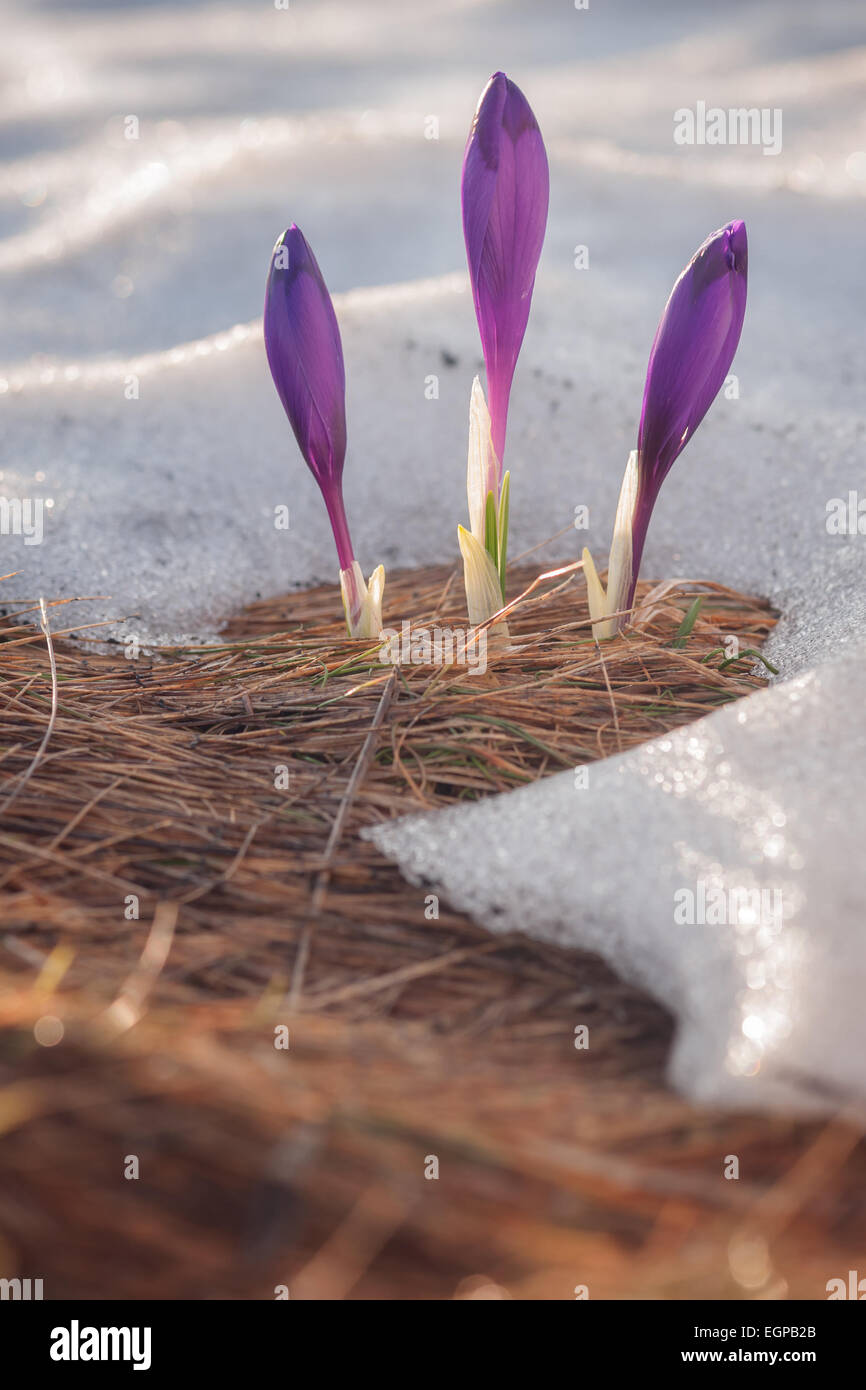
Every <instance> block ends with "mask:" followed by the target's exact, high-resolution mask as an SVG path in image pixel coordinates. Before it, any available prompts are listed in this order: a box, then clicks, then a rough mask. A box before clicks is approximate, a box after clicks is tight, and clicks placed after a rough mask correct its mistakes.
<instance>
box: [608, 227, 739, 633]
mask: <svg viewBox="0 0 866 1390" xmlns="http://www.w3.org/2000/svg"><path fill="white" fill-rule="evenodd" d="M747 264H748V248H747V243H746V226H745V223H744V222H729V223H728V225H727V226H726V227H722V228H720V230H719V231H717V232H714V233H713V235H712V236H711V237H708V238H707V240H706V241H705V242H704V244H703V246H701V247H700V248H699V249H698V250H697V251H696V252H695V254H694V256H693V257H692V259H691V261H690V262H689V264H688V265H687V266H686V268H685V270H684V271H683V273H682V275H680V277H679V279H678V280H677V282H676V284H675V285H674V287H673V290H672V291H671V295H670V298H669V299H668V302H667V304H666V305H665V310H664V313H663V314H662V317H661V322H660V323H659V326H658V330H657V332H656V336H655V340H654V342H653V345H652V350H651V352H650V358H649V366H648V368H647V376H646V386H645V388H644V397H643V409H642V411H641V418H640V427H639V429H638V440H637V450H636V452H635V453H633V454H632V455H631V456H630V458H629V463H628V466H627V468H626V472H625V477H624V479H623V485H622V491H621V493H620V501H619V506H618V507H617V514H616V522H615V525H614V538H613V543H612V546H611V558H610V565H609V572H608V585H607V593H606V594H604V590H603V589H601V585H600V582H599V581H598V580H597V577H594V578H593V576H594V574H595V571H594V567H593V566H592V560H591V557H589V553H588V551H584V567H585V569H586V571H587V575H588V581H587V582H588V593H589V596H590V615H591V617H592V618H593V633H594V634H595V636H596V637H599V636H603V637H606V636H611V635H613V632H615V631H618V630H619V629H620V627H622V626H623V624H624V622H625V618H624V617H622V616H621V617H619V618H617V619H613V620H611V619H610V615H611V614H613V613H619V612H621V610H623V609H629V608H631V605H632V602H633V600H634V592H635V587H636V585H637V580H638V573H639V571H640V562H641V557H642V555H643V548H644V542H645V540H646V533H647V529H648V527H649V521H650V517H651V516H652V510H653V507H654V506H655V503H656V498H657V497H658V494H659V490H660V488H661V485H662V483H663V482H664V480H665V478H666V477H667V475H668V473H669V472H670V469H671V466H672V465H673V463H674V461H675V460H676V458H677V457H678V456H679V454H681V453H682V451H683V449H684V448H685V447H686V444H687V443H688V441H689V440H690V439H691V437H692V435H693V434H694V432H695V430H696V429H697V427H698V425H699V424H700V423H701V421H702V420H703V418H704V416H705V415H706V413H707V411H708V410H709V408H710V406H711V405H712V403H713V401H714V400H715V398H716V396H717V395H718V393H719V390H720V389H721V387H722V385H723V384H724V381H725V378H726V376H727V375H728V371H729V369H730V366H731V363H732V362H733V360H734V353H735V352H736V350H737V344H738V343H739V341H740V332H741V330H742V327H743V318H744V316H745V312H746V272H747ZM599 593H601V594H602V595H603V596H604V605H603V608H600V606H599V605H600V602H601V600H600V597H599ZM597 619H604V620H605V621H604V622H598V621H596V620H597Z"/></svg>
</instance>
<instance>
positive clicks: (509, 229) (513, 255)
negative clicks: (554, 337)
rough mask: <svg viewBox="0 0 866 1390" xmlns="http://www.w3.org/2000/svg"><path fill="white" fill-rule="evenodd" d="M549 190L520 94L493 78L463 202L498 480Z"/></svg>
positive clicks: (468, 159)
mask: <svg viewBox="0 0 866 1390" xmlns="http://www.w3.org/2000/svg"><path fill="white" fill-rule="evenodd" d="M549 187H550V183H549V175H548V169H547V155H546V154H545V151H544V141H543V140H542V138H541V131H540V130H539V129H538V122H537V121H536V119H535V116H534V115H533V114H532V108H531V107H530V105H529V102H528V101H527V100H526V97H525V96H524V95H523V93H522V92H521V90H520V88H519V87H517V86H515V84H514V83H513V82H512V81H510V80H509V78H507V77H506V76H505V73H504V72H496V73H494V74H493V76H492V77H491V79H490V81H489V82H488V84H487V86H486V87H485V89H484V92H483V93H482V96H481V100H480V101H479V103H478V108H477V110H476V112H475V119H474V121H473V122H472V129H471V131H470V132H469V140H468V142H467V145H466V153H465V155H464V158H463V177H462V200H463V235H464V237H465V239H466V255H467V258H468V261H469V275H470V278H471V281H472V296H473V299H474V301H475V313H476V315H477V317H478V328H479V331H480V333H481V345H482V348H483V350H484V365H485V367H486V369H487V393H488V397H489V400H488V405H489V408H490V418H491V434H492V440H493V449H494V452H495V454H496V458H497V459H498V461H499V469H500V476H501V471H502V456H503V453H504V450H505V430H506V424H507V420H508V398H509V395H510V393H511V381H512V378H513V376H514V367H515V364H516V362H517V357H518V354H519V352H520V347H521V344H522V342H523V335H524V333H525V332H526V321H527V319H528V318H529V307H530V303H531V301H532V289H533V286H534V284H535V271H536V268H537V266H538V258H539V256H540V255H541V246H542V242H543V241H544V229H545V226H546V224H547V205H548V198H549Z"/></svg>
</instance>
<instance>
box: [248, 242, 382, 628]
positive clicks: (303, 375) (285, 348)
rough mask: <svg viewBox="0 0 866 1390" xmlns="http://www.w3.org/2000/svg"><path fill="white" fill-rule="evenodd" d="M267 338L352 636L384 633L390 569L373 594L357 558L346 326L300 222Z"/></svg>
mask: <svg viewBox="0 0 866 1390" xmlns="http://www.w3.org/2000/svg"><path fill="white" fill-rule="evenodd" d="M264 337H265V352H266V353H267V358H268V365H269V367H270V369H271V376H272V377H273V379H274V385H275V386H276V388H277V394H278V395H279V398H280V400H281V401H282V403H283V409H284V410H285V412H286V414H287V416H288V417H289V423H290V425H291V427H292V429H293V430H294V433H295V438H296V439H297V441H298V447H299V448H300V450H301V453H302V454H303V456H304V458H305V460H306V462H307V464H308V466H309V468H310V471H311V472H312V474H313V477H314V478H315V479H316V482H317V483H318V484H319V487H320V489H321V491H322V496H323V498H324V501H325V506H326V508H327V511H328V517H329V519H330V522H331V529H332V531H333V533H334V541H335V543H336V546H337V557H338V559H339V562H340V581H341V586H342V589H343V600H344V604H345V606H346V620H347V623H348V626H349V631H350V633H351V634H352V636H364V637H366V636H377V635H378V627H376V630H375V631H374V630H373V628H374V627H375V623H376V618H377V612H376V610H375V604H374V603H373V600H374V595H373V593H372V591H373V589H374V580H376V579H377V578H378V585H377V594H378V603H379V606H380V605H381V588H382V585H383V584H384V571H381V566H380V569H379V570H377V571H376V573H375V575H374V576H373V577H372V578H371V581H370V590H371V592H370V593H368V590H367V586H366V585H365V584H364V581H363V576H362V575H361V570H360V566H359V565H358V564H357V562H356V561H355V556H354V552H353V550H352V540H351V536H350V535H349V524H348V521H347V519H346V510H345V507H344V505H343V463H344V461H345V458H346V374H345V370H344V367H343V347H342V343H341V341H340V329H339V326H338V324H337V316H336V314H335V313H334V306H333V304H332V302H331V296H330V295H329V293H328V289H327V286H326V284H325V281H324V279H323V277H322V272H321V271H320V270H319V267H318V264H317V262H316V258H315V256H314V255H313V253H312V251H311V249H310V247H309V245H308V244H307V241H306V239H305V237H304V235H303V233H302V232H301V231H300V229H299V228H298V227H296V226H295V224H294V223H292V225H291V227H289V229H288V230H287V231H285V232H284V233H283V235H282V236H281V237H280V238H279V240H278V241H277V243H276V245H275V247H274V250H273V255H272V256H271V265H270V270H269V272H268V283H267V288H266V291H265V312H264ZM380 571H381V577H380V578H379V576H380ZM371 603H373V608H372V609H370V604H371ZM379 627H381V617H380V616H379Z"/></svg>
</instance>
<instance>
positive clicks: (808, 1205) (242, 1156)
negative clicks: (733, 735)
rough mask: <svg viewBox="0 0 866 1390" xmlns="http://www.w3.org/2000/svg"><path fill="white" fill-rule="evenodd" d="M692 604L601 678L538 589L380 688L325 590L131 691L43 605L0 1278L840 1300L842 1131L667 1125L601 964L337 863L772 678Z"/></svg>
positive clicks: (9, 669) (679, 1116)
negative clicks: (585, 1032) (480, 923)
mask: <svg viewBox="0 0 866 1390" xmlns="http://www.w3.org/2000/svg"><path fill="white" fill-rule="evenodd" d="M536 576H537V570H535V569H533V570H529V569H526V568H524V569H523V570H515V571H514V572H513V578H512V580H511V587H512V591H513V592H515V593H519V592H520V591H521V590H525V589H528V588H531V586H532V584H533V581H534V580H535V578H536ZM693 587H694V586H693ZM702 587H703V589H704V591H705V593H706V598H705V602H704V607H703V610H702V611H701V613H700V615H699V616H698V619H697V621H696V623H695V626H694V628H693V630H692V632H691V634H690V635H689V637H688V638H687V639H686V641H685V643H684V645H679V646H678V645H671V643H672V642H673V641H674V640H675V639H676V633H677V630H678V628H679V625H680V624H681V622H682V619H683V615H684V613H685V612H686V610H687V608H688V606H689V603H690V601H691V597H692V595H689V596H688V597H685V596H684V595H683V594H682V593H680V592H679V591H678V590H676V589H668V590H667V591H665V589H659V590H655V591H653V596H651V601H650V602H649V603H647V604H645V607H644V610H643V613H642V616H641V626H640V627H637V628H634V629H632V630H630V632H629V634H628V635H627V637H625V638H624V639H619V640H617V641H616V642H615V643H611V644H605V646H604V648H603V650H602V649H599V648H598V647H597V646H596V644H595V643H593V641H592V639H591V634H590V630H589V626H588V622H587V615H586V611H585V606H584V604H583V600H582V596H581V591H582V585H581V584H580V583H576V582H575V579H574V576H573V575H571V574H564V575H562V576H560V577H558V578H556V579H552V580H545V581H544V582H542V583H541V584H540V585H538V586H537V587H535V588H532V589H531V592H530V593H529V595H528V596H527V597H526V598H525V599H524V600H523V601H522V602H521V603H520V604H519V605H518V606H517V608H516V609H515V611H514V612H513V613H512V614H511V615H510V619H509V623H510V629H511V634H512V639H513V642H512V648H511V649H508V650H496V649H495V644H493V643H491V647H490V650H489V653H488V661H489V667H488V671H487V672H486V674H484V675H473V676H469V675H468V674H467V672H466V671H465V670H461V669H458V668H449V669H442V668H434V667H421V666H403V667H401V668H400V670H399V672H397V673H394V672H392V671H391V670H390V668H387V667H385V666H383V665H382V664H381V663H380V662H379V660H378V658H377V655H376V653H375V652H374V651H371V650H365V649H364V648H362V647H359V644H357V643H351V642H349V641H348V640H347V639H346V638H345V636H344V635H343V634H342V632H341V627H340V622H339V618H338V615H337V613H336V612H335V595H334V591H333V589H331V588H325V589H321V590H314V591H311V592H309V593H306V594H301V595H293V596H291V597H290V598H286V599H283V600H280V601H268V602H264V603H260V604H257V605H255V606H254V607H253V608H251V609H249V610H247V611H246V612H244V613H243V614H241V615H239V617H238V618H236V619H235V620H234V621H233V622H232V624H231V625H230V626H229V628H228V629H227V631H226V633H225V638H224V641H223V643H222V644H221V645H219V646H211V647H207V648H202V649H198V650H193V649H189V648H187V649H182V650H176V651H172V652H164V653H161V654H159V655H158V656H153V655H149V654H146V653H145V654H142V655H141V656H139V658H138V659H137V660H126V659H125V657H124V654H123V652H122V651H120V650H117V652H116V654H110V653H109V654H106V653H105V652H104V651H102V650H99V649H97V648H96V647H95V646H94V644H93V643H91V642H89V641H85V640H82V636H81V635H79V636H78V637H77V638H75V639H74V640H73V638H72V635H71V634H70V635H69V636H68V637H67V638H65V639H64V638H61V637H60V636H59V635H58V632H57V629H58V628H59V626H60V621H59V620H60V619H62V617H63V615H64V614H66V613H67V612H68V611H69V610H68V609H66V608H58V607H54V608H52V609H51V610H50V613H51V619H52V625H53V627H54V628H55V638H54V643H53V646H54V652H55V656H56V669H57V682H56V692H57V698H56V710H54V712H53V716H52V678H51V669H50V653H49V650H48V646H47V644H46V641H45V638H44V636H43V635H42V634H41V633H40V632H39V631H38V629H37V630H35V631H34V630H33V628H30V627H27V626H25V620H22V619H21V618H20V617H19V618H18V619H17V620H16V619H9V620H7V622H6V625H5V628H4V629H3V630H2V632H0V637H2V643H0V673H2V677H0V702H2V704H0V708H2V728H3V754H2V759H0V772H2V773H3V774H5V781H4V783H3V785H2V787H0V805H5V811H4V814H3V816H2V820H0V883H2V888H3V892H2V894H0V945H2V948H3V955H4V957H5V965H4V966H3V968H2V970H0V1087H2V1089H0V1135H2V1136H3V1137H2V1139H0V1166H2V1169H3V1171H4V1180H3V1182H2V1187H0V1231H2V1232H3V1233H4V1237H2V1238H0V1239H5V1242H6V1244H5V1247H4V1246H3V1245H2V1244H0V1266H2V1268H0V1274H6V1275H7V1276H11V1275H13V1274H15V1273H21V1274H22V1275H24V1276H26V1275H28V1274H29V1275H31V1276H32V1277H43V1278H44V1279H45V1280H46V1296H49V1297H51V1296H56V1297H59V1296H64V1295H68V1296H82V1297H95V1296H100V1295H109V1296H114V1297H122V1298H137V1297H147V1296H157V1297H172V1298H183V1297H265V1298H267V1297H272V1296H273V1287H274V1285H275V1284H278V1283H285V1284H288V1285H290V1287H291V1289H292V1296H293V1297H332V1298H340V1297H345V1296H349V1295H352V1296H361V1297H412V1298H429V1297H451V1296H453V1295H454V1294H455V1292H456V1293H457V1294H458V1296H461V1297H463V1296H475V1295H476V1293H477V1288H476V1284H474V1283H473V1282H472V1281H473V1280H474V1279H475V1278H476V1276H483V1279H482V1283H483V1282H484V1281H488V1282H489V1281H493V1282H494V1283H495V1284H496V1285H497V1287H499V1286H502V1287H504V1288H507V1290H508V1291H509V1293H510V1294H511V1295H513V1296H516V1297H536V1296H541V1297H570V1296H572V1290H573V1287H574V1285H575V1284H577V1283H586V1284H589V1285H590V1289H591V1292H592V1295H593V1296H594V1297H604V1296H612V1297H632V1296H650V1297H678V1296H686V1295H687V1296H698V1297H700V1296H706V1297H719V1296H725V1295H726V1294H733V1295H738V1294H741V1293H742V1291H743V1287H744V1279H750V1280H752V1281H753V1282H752V1285H750V1287H752V1286H754V1288H755V1289H756V1290H760V1291H762V1293H763V1296H767V1295H768V1294H770V1295H771V1296H772V1294H773V1292H774V1291H775V1292H776V1293H779V1292H781V1291H783V1289H785V1288H787V1289H788V1290H789V1291H790V1292H792V1293H796V1294H798V1295H799V1296H804V1297H820V1296H822V1293H823V1286H824V1283H825V1282H826V1280H827V1279H828V1278H830V1277H831V1276H833V1275H834V1274H836V1273H844V1270H847V1268H849V1267H853V1266H849V1264H848V1263H845V1261H846V1260H848V1259H849V1255H850V1258H851V1259H853V1258H854V1255H853V1253H852V1252H853V1251H854V1250H855V1249H856V1245H857V1242H858V1241H859V1242H860V1244H861V1246H862V1238H863V1234H864V1229H863V1228H864V1221H863V1217H862V1213H860V1212H859V1208H856V1203H855V1193H856V1188H857V1183H858V1181H860V1182H862V1177H863V1166H864V1165H863V1155H862V1153H861V1151H860V1150H859V1149H858V1150H856V1152H852V1150H853V1145H854V1131H853V1129H851V1128H850V1127H848V1126H847V1125H846V1124H845V1123H844V1121H842V1120H840V1121H839V1122H837V1123H836V1124H834V1125H831V1126H829V1127H816V1126H804V1125H794V1124H790V1123H786V1122H783V1121H780V1120H773V1121H768V1120H762V1119H759V1118H745V1117H742V1118H732V1117H730V1116H723V1115H717V1114H710V1113H707V1112H704V1111H698V1110H696V1109H694V1108H693V1107H689V1106H687V1105H686V1104H685V1103H684V1102H682V1101H681V1100H679V1099H678V1098H676V1097H674V1096H673V1095H671V1094H670V1092H669V1091H668V1090H667V1088H666V1087H665V1085H664V1080H663V1068H664V1059H665V1055H666V1052H667V1049H668V1046H669V1042H670V1036H671V1025H670V1021H669V1020H668V1018H667V1017H666V1016H665V1015H664V1013H663V1012H662V1011H661V1010H660V1009H659V1008H657V1007H656V1006H655V1005H654V1004H653V1003H652V1002H651V1001H649V1000H648V999H646V998H645V997H644V996H642V995H640V994H639V993H638V992H637V991H635V990H633V989H631V988H629V987H627V986H625V985H623V984H622V983H621V982H619V981H617V980H615V979H614V978H613V976H612V975H611V974H610V972H609V971H608V970H607V969H606V968H605V967H604V966H603V965H602V964H601V963H600V962H599V961H598V960H596V959H594V958H592V957H589V956H584V955H580V954H578V953H573V952H565V951H559V950H555V949H553V948H550V947H546V946H542V945H540V944H536V943H532V942H530V941H528V940H526V939H523V938H520V939H513V938H496V939H493V940H492V939H491V938H490V937H489V936H488V935H487V934H486V933H485V932H483V931H482V930H480V929H479V928H477V927H475V926H474V925H473V924H472V923H471V922H469V921H468V920H467V919H466V918H464V917H462V916H460V915H459V914H456V913H453V912H451V911H449V910H448V909H447V907H446V906H445V905H444V904H443V905H442V906H441V909H440V915H439V917H438V919H435V920H428V919H427V918H426V917H425V912H424V895H423V893H421V892H419V891H418V890H416V889H413V888H411V887H409V886H408V885H406V884H405V883H404V882H403V880H402V879H401V878H400V876H399V875H398V874H397V872H396V870H395V869H394V868H393V867H392V866H390V865H389V864H387V863H385V862H384V861H383V860H382V859H381V858H380V856H379V855H378V854H377V852H376V851H375V850H374V849H373V847H372V846H370V845H369V844H367V843H366V842H364V841H361V840H360V839H359V838H358V831H359V829H360V828H361V827H362V826H364V825H370V824H372V823H374V822H376V821H378V820H382V819H384V818H387V817H391V816H394V815H398V814H405V813H407V812H409V811H411V810H413V809H420V808H426V807H435V806H442V805H447V804H450V803H453V802H454V801H456V800H459V799H461V798H467V797H475V796H480V795H486V794H488V793H490V792H493V791H501V790H506V789H508V788H511V787H515V786H518V785H520V784H522V783H525V782H527V781H531V780H534V779H536V778H538V777H540V776H544V775H548V774H550V773H553V772H556V771H559V770H561V769H563V768H568V767H573V766H575V765H576V764H578V763H580V762H583V761H587V760H590V759H592V758H596V757H600V756H606V755H608V754H610V753H612V752H616V751H617V750H618V749H619V748H626V747H629V746H631V745H633V744H635V743H638V742H641V741H643V740H645V739H647V738H650V737H653V736H655V735H657V734H659V733H662V732H664V731H665V730H668V729H670V728H672V727H674V726H676V725H679V724H683V723H685V722H688V721H690V720H692V719H694V718H696V717H698V716H699V715H700V714H702V713H705V712H706V711H707V710H709V709H711V708H713V707H715V706H717V705H718V704H720V703H722V702H724V701H726V700H731V699H737V698H739V697H740V696H742V695H744V694H746V693H748V692H749V691H750V690H753V689H755V688H756V686H758V685H760V684H761V678H760V676H759V675H758V674H756V670H755V663H754V661H753V659H752V658H743V659H741V660H740V661H738V662H736V663H733V664H727V665H726V664H724V653H723V652H722V651H720V648H721V647H722V641H723V637H724V636H725V635H727V634H729V633H735V634H736V635H737V636H738V637H739V640H740V644H741V649H747V648H757V647H760V645H761V642H762V641H763V639H764V637H765V636H766V634H767V632H768V631H769V629H770V627H771V626H772V623H773V617H772V615H771V614H770V613H769V611H768V609H767V608H766V606H765V605H764V604H762V603H761V602H759V601H755V600H750V599H748V598H746V597H744V596H742V595H737V594H733V593H731V592H729V591H727V590H724V589H721V588H719V587H718V586H713V585H707V586H702ZM461 588H462V586H461V585H459V584H458V583H456V582H455V576H454V575H453V574H452V573H451V572H450V571H447V570H444V569H442V570H425V571H422V572H417V573H410V574H405V575H397V576H395V575H390V576H389V588H388V600H389V604H388V608H389V612H386V620H388V621H394V618H393V617H392V614H396V615H401V614H402V613H407V614H411V615H412V616H413V619H414V621H415V623H416V625H418V624H432V622H433V621H434V620H435V621H436V622H438V623H440V624H442V625H446V624H449V623H451V624H455V623H456V624H459V625H462V623H463V616H462V594H461ZM647 591H648V586H642V589H641V591H640V598H641V599H643V600H646V597H647ZM52 717H53V723H51V722H50V721H51V720H52ZM49 726H50V728H49ZM47 731H49V732H50V736H49V737H48V738H47V740H46V732H47ZM43 742H44V748H43V749H42V752H41V755H40V754H39V749H40V744H42V743H43ZM282 768H285V769H286V771H287V774H288V786H287V787H284V786H283V785H282V781H283V780H284V778H282V776H281V774H280V773H278V772H277V771H276V770H277V769H282ZM275 777H276V778H277V781H278V783H279V785H275ZM132 898H135V899H137V900H138V912H139V918H138V920H135V919H132V920H130V919H129V918H128V917H127V916H126V915H125V913H128V912H129V911H130V908H129V906H128V904H129V901H130V899H132ZM46 1018H48V1019H51V1018H57V1019H60V1020H61V1022H62V1025H63V1030H64V1036H63V1040H62V1042H60V1043H59V1044H58V1045H56V1046H44V1045H40V1043H39V1042H37V1041H36V1039H35V1037H34V1026H36V1031H37V1034H38V1036H39V1037H41V1038H43V1039H46V1038H47V1039H48V1040H50V1038H51V1036H52V1033H51V1029H52V1028H53V1029H54V1032H55V1034H56V1033H57V1032H58V1031H59V1029H58V1028H57V1026H56V1025H54V1024H51V1023H50V1022H48V1023H46V1022H44V1020H45V1019H46ZM39 1020H43V1022H42V1023H39ZM577 1022H587V1023H590V1024H591V1025H592V1030H593V1048H592V1050H591V1051H590V1052H587V1053H576V1052H575V1050H574V1048H573V1045H572V1040H573V1031H574V1026H575V1023H577ZM282 1024H286V1025H288V1027H289V1029H290V1033H291V1047H290V1048H289V1050H288V1051H282V1050H277V1049H276V1048H275V1047H274V1029H275V1027H277V1026H279V1025H282ZM730 1152H737V1153H738V1154H739V1155H740V1157H741V1168H742V1172H743V1177H742V1179H741V1181H740V1182H739V1183H730V1182H725V1181H724V1180H723V1179H722V1177H721V1170H722V1158H723V1156H724V1154H726V1153H730ZM128 1154H137V1155H138V1156H139V1158H140V1161H141V1176H140V1178H139V1179H138V1181H126V1180H125V1179H124V1177H123V1166H124V1157H125V1155H128ZM431 1154H432V1155H437V1156H438V1158H439V1162H440V1177H439V1180H438V1181H427V1180H425V1178H424V1166H425V1158H426V1156H427V1155H431ZM798 1164H799V1166H797V1165H798ZM855 1210H856V1211H857V1215H856V1219H855V1217H854V1212H855ZM756 1238H757V1243H756ZM761 1240H765V1241H766V1254H764V1253H762V1252H763V1251H764V1246H762V1245H761V1243H760V1242H761ZM732 1241H733V1245H732V1244H731V1242H732ZM738 1252H739V1253H738ZM837 1265H838V1266H839V1268H838V1269H837V1268H836V1266H837ZM756 1271H757V1272H756ZM759 1276H760V1277H759ZM478 1287H480V1286H478ZM473 1291H475V1292H473Z"/></svg>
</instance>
